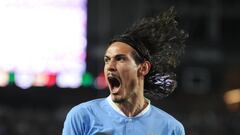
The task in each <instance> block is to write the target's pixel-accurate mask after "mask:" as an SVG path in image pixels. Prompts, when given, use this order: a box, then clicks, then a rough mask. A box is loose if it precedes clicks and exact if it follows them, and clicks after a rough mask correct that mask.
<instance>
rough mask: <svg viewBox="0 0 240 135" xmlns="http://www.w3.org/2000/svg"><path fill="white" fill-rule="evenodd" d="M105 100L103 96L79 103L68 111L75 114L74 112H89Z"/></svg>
mask: <svg viewBox="0 0 240 135" xmlns="http://www.w3.org/2000/svg"><path fill="white" fill-rule="evenodd" d="M104 101H105V98H100V99H94V100H91V101H87V102H83V103H80V104H78V105H76V106H74V107H73V108H72V109H71V110H70V111H69V113H68V114H69V115H76V114H86V113H91V111H92V110H93V109H96V108H99V107H100V106H101V104H102V103H103V102H104Z"/></svg>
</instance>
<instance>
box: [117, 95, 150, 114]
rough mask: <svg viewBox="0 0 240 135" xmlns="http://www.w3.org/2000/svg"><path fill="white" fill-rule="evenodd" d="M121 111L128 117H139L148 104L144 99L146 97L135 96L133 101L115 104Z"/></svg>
mask: <svg viewBox="0 0 240 135" xmlns="http://www.w3.org/2000/svg"><path fill="white" fill-rule="evenodd" d="M115 104H116V105H117V106H118V107H119V108H120V110H121V111H122V112H123V113H124V114H125V115H126V116H128V117H133V116H136V115H138V114H139V113H140V112H142V110H144V109H145V108H146V107H147V105H148V102H147V101H146V99H145V98H144V96H141V97H139V96H135V97H133V98H131V99H128V100H126V101H124V102H122V103H115Z"/></svg>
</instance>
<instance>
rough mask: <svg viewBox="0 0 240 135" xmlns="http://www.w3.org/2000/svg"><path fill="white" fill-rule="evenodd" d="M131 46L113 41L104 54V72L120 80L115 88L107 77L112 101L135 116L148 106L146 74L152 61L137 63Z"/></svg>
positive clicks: (126, 112)
mask: <svg viewBox="0 0 240 135" xmlns="http://www.w3.org/2000/svg"><path fill="white" fill-rule="evenodd" d="M133 51H135V50H134V49H133V48H132V47H131V46H129V45H128V44H126V43H122V42H114V43H112V44H111V45H110V46H109V47H108V49H107V50H106V53H105V56H104V62H105V66H104V74H105V77H106V78H109V76H114V77H115V78H117V79H118V80H119V82H120V86H119V87H118V88H113V87H112V86H111V84H110V83H109V80H108V79H107V83H108V86H109V90H110V95H111V98H112V101H113V102H114V103H115V104H116V105H117V106H118V107H119V108H120V110H122V112H123V113H124V114H125V115H126V116H129V117H131V116H135V115H137V114H138V113H140V112H141V111H142V110H143V109H144V108H145V107H146V106H147V102H146V100H145V98H144V76H145V75H146V74H147V73H148V72H149V70H150V67H151V65H150V62H149V61H145V62H144V63H141V64H136V63H135V61H134V59H133V57H132V52H133Z"/></svg>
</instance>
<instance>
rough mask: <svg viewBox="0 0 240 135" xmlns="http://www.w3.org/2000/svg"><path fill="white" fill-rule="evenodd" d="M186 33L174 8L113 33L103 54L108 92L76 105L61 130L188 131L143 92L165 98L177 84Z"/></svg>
mask: <svg viewBox="0 0 240 135" xmlns="http://www.w3.org/2000/svg"><path fill="white" fill-rule="evenodd" d="M186 38H187V34H185V33H184V32H183V31H182V30H178V28H177V22H176V20H175V12H174V10H173V8H170V9H169V10H168V11H167V12H164V13H162V14H161V15H159V16H156V17H152V18H143V19H142V20H140V21H138V22H137V23H135V24H134V25H133V26H132V27H131V28H129V29H127V31H125V32H124V33H123V34H121V35H120V36H116V37H115V38H113V39H112V40H111V42H110V43H109V47H108V48H107V50H106V53H105V56H104V62H105V66H104V73H105V77H106V80H107V83H108V87H109V90H110V95H109V96H108V97H107V98H102V99H96V100H92V101H88V102H86V103H82V104H80V105H77V106H75V107H74V108H73V109H72V110H71V111H70V112H69V113H68V115H67V117H66V120H65V122H64V128H63V135H99V134H102V135H103V134H104V135H184V134H185V132H184V128H183V126H182V124H181V123H180V122H179V121H177V120H176V119H175V118H173V117H172V116H170V115H169V114H167V113H166V112H164V111H163V110H161V109H159V108H156V107H154V106H153V105H151V103H150V100H149V99H147V98H145V96H149V97H151V98H163V97H166V96H168V95H169V94H170V93H171V92H172V91H173V90H174V89H175V87H176V76H175V74H174V73H173V69H174V68H176V65H177V64H178V61H179V58H180V57H181V55H182V53H183V50H184V46H185V45H184V41H185V39H186Z"/></svg>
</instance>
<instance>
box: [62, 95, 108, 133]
mask: <svg viewBox="0 0 240 135" xmlns="http://www.w3.org/2000/svg"><path fill="white" fill-rule="evenodd" d="M103 102H104V99H95V100H91V101H88V102H84V103H81V104H79V105H76V106H74V107H73V108H72V109H71V110H70V111H69V112H68V114H67V116H66V119H65V121H64V128H63V135H76V134H78V133H79V134H84V132H85V130H87V129H89V125H91V117H92V116H93V115H96V114H98V112H99V110H101V109H97V107H100V105H101V104H102V103H103ZM100 114H101V113H99V114H98V115H100Z"/></svg>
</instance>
